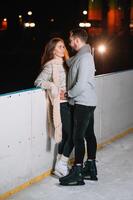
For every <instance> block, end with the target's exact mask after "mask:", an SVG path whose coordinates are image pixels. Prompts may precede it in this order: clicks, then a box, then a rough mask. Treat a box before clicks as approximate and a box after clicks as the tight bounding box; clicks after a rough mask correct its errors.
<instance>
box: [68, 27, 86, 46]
mask: <svg viewBox="0 0 133 200" xmlns="http://www.w3.org/2000/svg"><path fill="white" fill-rule="evenodd" d="M70 35H71V36H72V37H78V38H80V39H81V40H82V41H84V42H85V43H86V42H87V40H88V33H87V31H86V30H85V29H82V28H76V29H72V30H71V31H70Z"/></svg>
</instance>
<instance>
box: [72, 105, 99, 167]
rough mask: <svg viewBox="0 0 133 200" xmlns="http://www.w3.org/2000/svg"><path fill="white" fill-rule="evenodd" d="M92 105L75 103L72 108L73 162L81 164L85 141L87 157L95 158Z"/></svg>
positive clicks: (95, 144) (95, 142)
mask: <svg viewBox="0 0 133 200" xmlns="http://www.w3.org/2000/svg"><path fill="white" fill-rule="evenodd" d="M94 110H95V107H94V106H84V105H78V104H76V105H75V106H74V108H73V118H74V127H73V128H74V129H73V141H74V147H75V164H82V163H83V159H84V155H85V141H84V139H85V140H86V145H87V156H88V159H95V158H96V150H97V141H96V137H95V134H94Z"/></svg>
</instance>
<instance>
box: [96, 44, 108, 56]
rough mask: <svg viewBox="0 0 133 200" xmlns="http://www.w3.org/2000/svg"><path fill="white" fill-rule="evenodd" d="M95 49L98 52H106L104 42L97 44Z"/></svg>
mask: <svg viewBox="0 0 133 200" xmlns="http://www.w3.org/2000/svg"><path fill="white" fill-rule="evenodd" d="M97 49H98V52H99V53H100V54H104V53H105V52H106V46H105V45H104V44H101V45H99V46H98V48H97Z"/></svg>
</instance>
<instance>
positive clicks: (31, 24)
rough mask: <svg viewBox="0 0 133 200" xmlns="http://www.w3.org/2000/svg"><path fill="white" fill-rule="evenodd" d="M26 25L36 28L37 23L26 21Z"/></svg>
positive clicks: (26, 26)
mask: <svg viewBox="0 0 133 200" xmlns="http://www.w3.org/2000/svg"><path fill="white" fill-rule="evenodd" d="M24 27H25V28H34V27H35V23H34V22H26V23H24Z"/></svg>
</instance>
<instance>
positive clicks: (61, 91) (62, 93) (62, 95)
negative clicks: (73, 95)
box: [60, 90, 68, 100]
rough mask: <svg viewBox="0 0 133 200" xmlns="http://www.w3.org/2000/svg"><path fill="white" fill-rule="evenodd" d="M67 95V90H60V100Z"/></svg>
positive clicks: (64, 98)
mask: <svg viewBox="0 0 133 200" xmlns="http://www.w3.org/2000/svg"><path fill="white" fill-rule="evenodd" d="M67 97H68V96H67V92H66V91H64V90H60V100H66V99H67Z"/></svg>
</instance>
